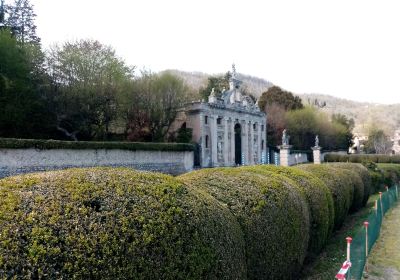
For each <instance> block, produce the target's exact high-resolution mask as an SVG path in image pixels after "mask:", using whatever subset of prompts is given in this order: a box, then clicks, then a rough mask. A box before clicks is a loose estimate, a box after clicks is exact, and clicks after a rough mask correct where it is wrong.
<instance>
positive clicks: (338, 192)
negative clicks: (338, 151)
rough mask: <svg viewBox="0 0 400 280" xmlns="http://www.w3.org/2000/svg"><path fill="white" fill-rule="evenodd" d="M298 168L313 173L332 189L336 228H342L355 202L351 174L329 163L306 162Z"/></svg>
mask: <svg viewBox="0 0 400 280" xmlns="http://www.w3.org/2000/svg"><path fill="white" fill-rule="evenodd" d="M296 168H299V169H302V170H305V171H308V172H310V173H312V174H313V175H314V176H316V177H318V178H319V179H321V180H322V181H323V182H324V183H325V184H326V186H327V187H328V188H329V189H330V191H331V193H332V198H333V205H334V212H335V221H334V229H338V228H340V227H341V225H342V224H343V222H344V219H345V218H346V216H347V214H348V212H349V210H350V207H351V206H352V203H353V196H354V186H353V184H351V183H349V181H348V180H349V175H346V173H345V172H344V171H343V170H340V169H339V168H334V167H333V166H330V165H328V164H319V165H316V164H305V165H299V166H298V167H296Z"/></svg>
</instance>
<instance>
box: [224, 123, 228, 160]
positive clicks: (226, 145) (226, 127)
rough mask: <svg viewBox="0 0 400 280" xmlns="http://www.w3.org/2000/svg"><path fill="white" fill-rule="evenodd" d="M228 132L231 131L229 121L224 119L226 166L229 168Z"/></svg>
mask: <svg viewBox="0 0 400 280" xmlns="http://www.w3.org/2000/svg"><path fill="white" fill-rule="evenodd" d="M228 131H229V119H228V118H224V147H223V153H224V166H229V139H228Z"/></svg>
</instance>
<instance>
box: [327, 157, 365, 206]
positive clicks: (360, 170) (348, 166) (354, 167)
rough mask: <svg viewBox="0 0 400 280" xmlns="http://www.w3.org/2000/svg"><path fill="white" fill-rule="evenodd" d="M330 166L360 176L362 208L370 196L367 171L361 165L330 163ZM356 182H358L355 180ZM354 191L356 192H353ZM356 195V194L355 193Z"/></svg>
mask: <svg viewBox="0 0 400 280" xmlns="http://www.w3.org/2000/svg"><path fill="white" fill-rule="evenodd" d="M330 165H332V166H334V167H339V168H342V169H345V170H351V171H353V172H355V173H357V174H358V176H360V178H361V180H362V184H363V185H364V188H363V190H362V192H363V193H364V196H363V200H362V205H361V206H362V207H364V206H365V205H366V204H367V202H368V199H369V196H370V194H372V182H371V175H370V173H369V172H368V169H367V168H366V167H364V166H363V165H361V164H356V163H339V162H338V163H330ZM357 181H358V180H357ZM355 191H356V190H355ZM355 195H356V193H355Z"/></svg>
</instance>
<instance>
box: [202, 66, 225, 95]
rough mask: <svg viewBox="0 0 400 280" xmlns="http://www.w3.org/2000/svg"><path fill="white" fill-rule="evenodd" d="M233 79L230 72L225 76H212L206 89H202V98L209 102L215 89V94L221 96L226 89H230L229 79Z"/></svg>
mask: <svg viewBox="0 0 400 280" xmlns="http://www.w3.org/2000/svg"><path fill="white" fill-rule="evenodd" d="M230 78H231V73H230V72H229V71H228V72H226V74H225V75H220V76H212V77H209V78H208V83H207V86H206V87H205V88H201V89H200V91H199V93H200V96H201V97H202V98H203V99H205V100H207V99H208V96H209V95H210V93H211V91H212V89H214V92H215V94H216V95H217V96H218V97H219V96H221V94H222V92H223V91H224V89H229V79H230Z"/></svg>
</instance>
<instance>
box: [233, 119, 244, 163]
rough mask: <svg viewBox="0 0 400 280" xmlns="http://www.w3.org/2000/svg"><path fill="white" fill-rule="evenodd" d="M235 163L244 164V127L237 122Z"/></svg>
mask: <svg viewBox="0 0 400 280" xmlns="http://www.w3.org/2000/svg"><path fill="white" fill-rule="evenodd" d="M234 129H235V164H242V128H241V126H240V124H238V123H237V124H235V127H234Z"/></svg>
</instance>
